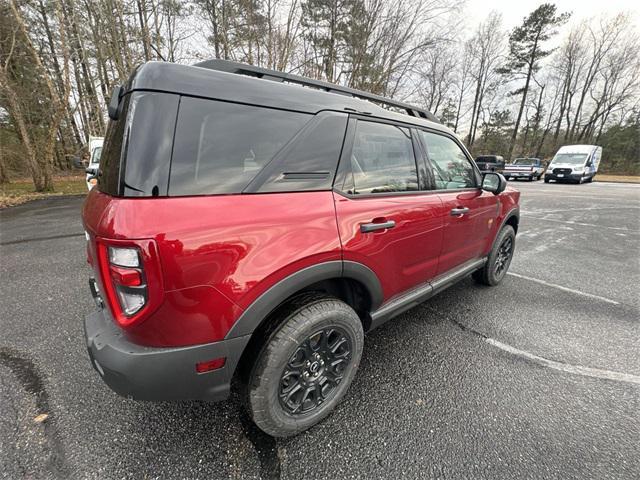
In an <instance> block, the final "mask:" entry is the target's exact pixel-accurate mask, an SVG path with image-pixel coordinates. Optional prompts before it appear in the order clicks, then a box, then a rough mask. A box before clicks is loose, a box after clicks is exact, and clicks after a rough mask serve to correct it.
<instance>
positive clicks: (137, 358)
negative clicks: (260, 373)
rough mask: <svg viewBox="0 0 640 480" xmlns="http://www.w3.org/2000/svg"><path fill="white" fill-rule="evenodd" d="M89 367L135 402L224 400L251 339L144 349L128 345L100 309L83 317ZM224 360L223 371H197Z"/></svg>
mask: <svg viewBox="0 0 640 480" xmlns="http://www.w3.org/2000/svg"><path fill="white" fill-rule="evenodd" d="M84 332H85V338H86V341H87V349H88V350H89V357H90V358H91V364H92V365H93V367H94V368H95V369H96V370H97V371H98V373H99V374H100V376H101V377H102V379H103V380H104V382H105V383H106V384H107V385H108V386H109V387H110V388H111V389H112V390H113V391H115V392H116V393H118V394H120V395H122V396H125V397H129V398H134V399H137V400H157V401H160V400H207V401H218V400H224V399H226V398H227V397H228V396H229V391H230V383H231V378H232V377H233V372H234V371H235V369H236V366H237V364H238V361H239V360H240V356H241V355H242V352H243V351H244V348H245V346H246V345H247V342H248V341H249V338H250V335H247V336H244V337H238V338H232V339H228V340H223V341H220V342H215V343H209V344H204V345H195V346H189V347H177V348H156V347H144V346H141V345H137V344H134V343H131V342H130V341H128V340H127V339H126V338H125V337H124V335H123V332H122V331H121V330H120V329H119V328H118V327H117V326H116V325H115V324H114V323H113V321H112V319H111V318H110V315H109V313H108V312H107V311H106V310H105V309H100V310H98V311H96V312H94V313H92V314H90V315H89V316H87V317H86V318H85V322H84ZM221 357H224V358H226V361H225V365H224V366H223V367H222V368H219V369H217V370H213V371H210V372H206V373H197V372H196V367H195V365H196V363H199V362H205V361H209V360H213V359H216V358H221Z"/></svg>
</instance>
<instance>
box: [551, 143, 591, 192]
mask: <svg viewBox="0 0 640 480" xmlns="http://www.w3.org/2000/svg"><path fill="white" fill-rule="evenodd" d="M601 159H602V147H599V146H597V145H565V146H564V147H560V150H558V153H556V154H555V156H554V157H553V159H552V160H551V163H549V166H548V167H547V171H546V172H545V174H544V182H545V183H549V181H551V180H555V181H556V182H573V183H583V182H587V183H589V182H592V181H593V178H594V177H595V176H596V173H597V172H598V167H599V166H600V160H601Z"/></svg>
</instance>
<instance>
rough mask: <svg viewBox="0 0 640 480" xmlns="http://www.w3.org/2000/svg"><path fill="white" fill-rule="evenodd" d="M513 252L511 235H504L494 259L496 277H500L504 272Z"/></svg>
mask: <svg viewBox="0 0 640 480" xmlns="http://www.w3.org/2000/svg"><path fill="white" fill-rule="evenodd" d="M512 254H513V237H506V238H505V239H504V240H503V241H502V243H501V244H500V247H498V255H497V256H496V260H495V274H496V277H497V278H501V277H503V276H504V274H505V273H506V267H507V265H509V261H510V260H511V255H512Z"/></svg>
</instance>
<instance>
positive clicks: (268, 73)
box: [194, 59, 440, 123]
mask: <svg viewBox="0 0 640 480" xmlns="http://www.w3.org/2000/svg"><path fill="white" fill-rule="evenodd" d="M194 66H196V67H201V68H208V69H210V70H218V71H221V72H227V73H237V74H242V75H248V76H251V77H257V78H263V79H265V80H273V81H277V82H285V81H286V82H289V83H295V84H298V85H303V86H305V87H313V88H317V89H320V90H324V91H325V92H329V93H337V94H340V95H347V96H350V97H356V98H360V99H363V100H369V101H370V102H374V103H381V104H383V105H387V106H390V107H395V108H399V109H401V110H404V111H405V112H407V114H408V115H410V116H412V117H418V118H425V119H427V120H430V121H432V122H436V123H440V120H438V118H437V117H436V116H435V115H434V114H433V113H431V112H430V111H428V110H424V109H420V108H418V107H416V106H414V105H409V104H408V103H404V102H398V101H396V100H391V99H389V98H385V97H382V96H380V95H375V94H373V93H367V92H363V91H362V90H356V89H355V88H349V87H341V86H340V85H335V84H333V83H329V82H324V81H322V80H314V79H311V78H307V77H301V76H299V75H293V74H291V73H284V72H278V71H277V70H269V69H267V68H262V67H254V66H252V65H247V64H244V63H239V62H233V61H230V60H220V59H212V60H205V61H203V62H199V63H196V64H195V65H194Z"/></svg>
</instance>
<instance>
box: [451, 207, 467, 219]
mask: <svg viewBox="0 0 640 480" xmlns="http://www.w3.org/2000/svg"><path fill="white" fill-rule="evenodd" d="M465 213H469V207H462V208H452V209H451V216H452V217H460V216H462V215H464V214H465Z"/></svg>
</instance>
